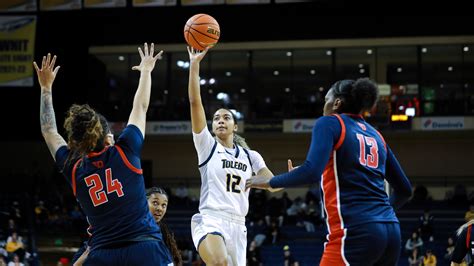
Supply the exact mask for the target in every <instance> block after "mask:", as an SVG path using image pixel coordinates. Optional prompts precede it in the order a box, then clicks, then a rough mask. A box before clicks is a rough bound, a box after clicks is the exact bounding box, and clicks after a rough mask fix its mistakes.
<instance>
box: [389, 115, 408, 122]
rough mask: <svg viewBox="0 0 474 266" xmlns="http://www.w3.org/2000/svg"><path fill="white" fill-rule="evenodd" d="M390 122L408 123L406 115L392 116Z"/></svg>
mask: <svg viewBox="0 0 474 266" xmlns="http://www.w3.org/2000/svg"><path fill="white" fill-rule="evenodd" d="M392 121H393V122H395V121H408V116H407V115H392Z"/></svg>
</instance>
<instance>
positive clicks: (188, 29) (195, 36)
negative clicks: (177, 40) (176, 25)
mask: <svg viewBox="0 0 474 266" xmlns="http://www.w3.org/2000/svg"><path fill="white" fill-rule="evenodd" d="M220 35H221V31H220V28H219V23H217V21H216V20H215V19H214V18H213V17H211V16H209V15H207V14H197V15H194V16H192V17H191V18H190V19H188V21H187V22H186V25H185V26H184V39H186V42H187V43H188V44H189V45H190V46H191V47H193V48H194V49H197V50H200V51H202V50H204V49H206V47H213V46H214V45H216V43H217V41H218V40H219V37H220Z"/></svg>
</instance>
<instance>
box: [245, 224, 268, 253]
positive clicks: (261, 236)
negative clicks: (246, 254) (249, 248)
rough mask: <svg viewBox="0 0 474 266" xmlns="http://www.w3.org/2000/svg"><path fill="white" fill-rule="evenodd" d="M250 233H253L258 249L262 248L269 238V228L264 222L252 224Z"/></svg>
mask: <svg viewBox="0 0 474 266" xmlns="http://www.w3.org/2000/svg"><path fill="white" fill-rule="evenodd" d="M249 232H252V235H251V237H253V240H255V243H256V244H257V247H260V246H261V245H262V244H263V242H264V241H265V239H266V238H267V236H266V232H267V226H266V225H265V223H264V222H263V220H259V221H258V222H256V223H250V226H249Z"/></svg>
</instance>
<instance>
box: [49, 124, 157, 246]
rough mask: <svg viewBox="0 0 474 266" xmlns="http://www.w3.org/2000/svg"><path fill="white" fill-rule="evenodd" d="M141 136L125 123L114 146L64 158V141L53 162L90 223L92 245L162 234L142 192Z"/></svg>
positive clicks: (138, 239)
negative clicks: (72, 159) (73, 157)
mask: <svg viewBox="0 0 474 266" xmlns="http://www.w3.org/2000/svg"><path fill="white" fill-rule="evenodd" d="M142 144H143V136H142V134H141V132H140V130H139V129H138V128H137V127H136V126H134V125H128V126H127V127H126V128H125V130H124V131H123V133H122V134H121V135H120V137H119V138H118V140H117V142H116V144H115V145H114V146H108V147H105V148H104V149H103V150H102V151H100V152H97V153H90V154H88V155H87V156H85V157H84V158H81V159H79V160H77V161H75V162H72V163H70V164H68V163H66V160H67V157H68V154H69V150H68V149H67V147H66V146H63V147H61V148H59V149H58V151H57V152H56V164H57V166H58V167H59V168H60V169H61V170H62V171H63V174H64V176H65V177H66V180H67V181H68V182H69V183H70V184H71V186H72V190H73V193H74V195H75V196H76V198H77V200H78V202H79V204H80V205H81V207H82V209H83V210H84V213H85V214H86V216H87V220H88V222H89V224H90V228H89V233H90V234H91V235H92V236H91V238H90V240H89V246H91V247H92V248H93V249H96V248H98V247H104V246H108V245H111V244H116V243H120V242H127V241H142V240H149V239H161V232H160V229H159V227H158V226H157V225H156V223H155V221H154V219H153V217H152V215H151V214H150V211H149V209H148V203H147V200H146V196H145V183H144V179H143V175H142V170H141V166H140V153H141V148H142Z"/></svg>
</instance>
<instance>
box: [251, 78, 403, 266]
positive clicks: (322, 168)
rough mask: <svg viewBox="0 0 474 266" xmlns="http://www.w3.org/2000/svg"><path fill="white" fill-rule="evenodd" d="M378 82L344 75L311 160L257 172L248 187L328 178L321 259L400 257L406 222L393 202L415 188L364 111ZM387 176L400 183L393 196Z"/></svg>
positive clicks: (383, 260) (371, 261)
mask: <svg viewBox="0 0 474 266" xmlns="http://www.w3.org/2000/svg"><path fill="white" fill-rule="evenodd" d="M377 97H378V88H377V86H376V84H375V83H374V82H372V81H371V80H369V79H358V80H357V81H354V80H341V81H338V82H336V83H335V84H334V85H333V86H332V87H331V89H330V90H329V91H328V93H327V95H326V103H325V105H324V116H323V117H321V118H319V119H318V120H317V121H316V124H315V125H314V128H313V134H312V141H311V146H310V149H309V152H308V155H307V157H306V161H305V163H304V164H303V165H301V166H300V167H298V168H296V169H294V170H293V171H291V172H289V173H286V174H282V175H278V176H275V177H273V178H272V179H271V180H270V178H268V177H264V176H257V177H255V178H251V179H250V180H248V181H247V185H246V186H247V187H255V188H269V187H271V188H281V187H289V186H296V185H302V184H310V183H314V182H321V188H322V191H323V200H324V208H325V211H326V216H327V217H326V222H327V226H328V231H329V234H328V236H327V240H328V241H327V242H326V244H325V249H324V253H323V257H322V259H321V264H320V265H323V266H329V265H332V266H334V265H396V264H397V260H398V257H399V255H400V242H401V239H400V227H399V222H398V219H397V217H396V215H395V211H394V208H398V207H400V206H402V205H403V204H404V203H405V202H406V201H407V200H408V199H409V197H410V196H411V193H412V190H411V185H410V182H409V181H408V179H407V177H406V176H405V173H404V172H403V170H402V168H401V167H400V165H399V163H398V161H397V159H396V158H395V156H394V155H393V153H392V151H391V150H390V148H389V147H388V145H386V143H385V141H384V139H383V137H382V135H381V134H380V133H379V132H378V131H377V130H375V129H374V128H373V127H372V126H371V125H370V124H368V123H367V122H366V121H365V120H364V119H363V117H362V114H363V112H365V111H368V110H370V109H372V108H373V107H374V105H375V103H376V100H377ZM384 179H386V180H387V181H388V182H389V183H390V185H391V186H392V187H393V189H394V194H393V196H391V197H390V198H389V197H388V196H387V193H386V192H385V190H384Z"/></svg>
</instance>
